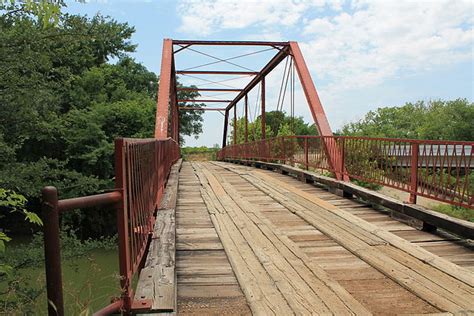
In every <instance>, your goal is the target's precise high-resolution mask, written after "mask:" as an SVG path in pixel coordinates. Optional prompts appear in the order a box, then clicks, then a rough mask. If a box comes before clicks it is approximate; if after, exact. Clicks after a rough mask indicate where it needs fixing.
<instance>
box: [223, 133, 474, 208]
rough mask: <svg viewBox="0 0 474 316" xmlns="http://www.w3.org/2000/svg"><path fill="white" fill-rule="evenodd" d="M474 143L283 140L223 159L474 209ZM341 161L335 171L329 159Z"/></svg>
mask: <svg viewBox="0 0 474 316" xmlns="http://www.w3.org/2000/svg"><path fill="white" fill-rule="evenodd" d="M473 146H474V142H457V141H430V140H412V139H391V138H369V137H349V136H332V137H322V136H279V137H274V138H269V139H266V140H259V141H255V142H252V143H246V144H238V145H231V146H227V147H224V148H223V149H222V150H221V151H219V153H218V155H217V157H218V159H224V158H234V159H254V160H262V161H278V162H280V163H286V164H290V165H296V166H300V167H303V168H306V169H308V168H313V169H321V170H326V171H329V172H331V173H333V174H334V175H335V177H337V178H338V179H346V180H347V179H349V178H351V179H356V180H360V181H364V182H368V183H372V184H379V185H383V186H389V187H393V188H396V189H398V190H402V191H406V192H409V193H410V202H411V203H416V197H417V196H423V197H427V198H430V199H435V200H438V201H441V202H445V203H449V204H453V205H458V206H463V207H468V208H474V173H473V169H474V158H473V155H474V152H473ZM330 154H333V155H332V156H333V157H340V158H338V159H337V160H336V161H335V163H334V164H335V165H334V166H333V165H332V163H331V161H330V159H329V158H328V156H330Z"/></svg>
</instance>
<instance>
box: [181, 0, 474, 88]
mask: <svg viewBox="0 0 474 316" xmlns="http://www.w3.org/2000/svg"><path fill="white" fill-rule="evenodd" d="M342 3H343V2H342V1H326V0H318V1H296V0H294V1H288V0H273V1H271V0H266V1H251V0H240V1H239V0H214V1H204V0H203V1H201V0H182V1H181V2H180V3H179V5H178V14H179V15H180V16H181V26H180V27H179V30H180V31H182V32H186V33H188V34H191V35H198V36H206V35H210V34H212V33H214V32H217V31H222V30H236V29H245V28H248V27H251V26H258V27H261V32H260V33H259V34H260V35H261V37H262V39H263V40H265V39H272V40H279V39H281V38H284V37H285V33H287V32H288V29H287V28H288V27H290V28H291V30H293V31H294V30H301V31H302V35H301V38H299V42H300V45H301V47H302V50H303V53H304V55H305V58H306V59H307V63H308V64H309V65H310V68H311V69H312V70H313V71H315V72H317V75H318V77H319V78H321V79H324V80H327V82H328V83H329V88H331V90H332V89H336V90H341V89H342V90H344V89H354V88H361V87H365V86H371V85H376V84H379V83H381V82H383V81H384V80H387V79H389V78H396V77H397V76H398V75H399V74H400V72H402V71H403V72H404V73H405V74H409V73H412V72H416V71H420V70H425V69H430V68H432V67H434V66H436V65H441V64H450V63H456V62H459V61H463V60H469V59H472V58H473V45H474V40H473V36H474V33H473V30H472V25H473V19H474V16H473V14H472V13H473V10H474V9H473V3H472V2H470V1H466V2H463V1H431V2H430V1H403V0H397V1H390V0H386V1H367V0H354V1H353V2H351V3H350V4H348V5H347V6H345V7H346V8H350V10H348V11H347V12H344V11H341V10H342V8H343V5H342ZM323 8H324V9H325V10H321V9H323ZM315 9H317V10H316V11H315ZM315 12H316V13H319V15H320V16H318V17H315V18H308V15H310V14H314V13H315ZM244 37H245V38H252V39H256V38H257V37H256V35H255V34H245V31H244ZM276 38H277V39H276Z"/></svg>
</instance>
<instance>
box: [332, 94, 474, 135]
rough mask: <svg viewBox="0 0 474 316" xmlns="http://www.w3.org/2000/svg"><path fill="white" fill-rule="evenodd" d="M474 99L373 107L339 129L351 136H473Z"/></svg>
mask: <svg viewBox="0 0 474 316" xmlns="http://www.w3.org/2000/svg"><path fill="white" fill-rule="evenodd" d="M473 124H474V103H472V102H469V101H468V100H467V99H456V100H453V101H442V100H436V101H428V102H425V101H418V102H416V103H406V104H405V105H403V106H400V107H384V108H378V109H377V110H375V111H370V112H369V113H367V114H366V115H365V117H364V118H362V119H361V120H359V121H357V122H353V123H349V124H346V125H345V126H344V127H343V128H342V129H341V131H339V133H341V134H343V135H351V136H370V137H392V138H393V137H395V138H414V139H435V140H436V139H439V140H464V141H472V140H474V128H473Z"/></svg>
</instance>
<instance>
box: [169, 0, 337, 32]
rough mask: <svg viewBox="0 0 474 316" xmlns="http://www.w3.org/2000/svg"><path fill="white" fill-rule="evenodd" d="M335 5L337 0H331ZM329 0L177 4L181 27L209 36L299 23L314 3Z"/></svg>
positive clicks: (203, 0) (231, 0) (228, 0)
mask: <svg viewBox="0 0 474 316" xmlns="http://www.w3.org/2000/svg"><path fill="white" fill-rule="evenodd" d="M329 2H330V3H331V4H333V5H334V6H335V7H337V6H338V5H339V3H338V2H337V1H329ZM325 3H326V0H318V1H314V0H313V1H298V0H293V1H290V0H260V1H258V0H214V1H208V0H182V1H180V3H179V5H178V7H177V13H178V15H180V16H181V26H180V27H179V31H181V32H184V33H189V34H192V35H197V36H206V35H209V34H211V33H214V32H216V31H220V30H222V29H242V28H246V27H249V26H254V25H257V26H262V27H264V28H272V27H274V26H275V25H278V26H279V27H282V26H283V27H288V26H293V25H295V24H297V23H298V22H299V21H300V18H301V17H302V15H303V14H304V13H305V11H306V10H308V9H309V8H311V7H324V6H325Z"/></svg>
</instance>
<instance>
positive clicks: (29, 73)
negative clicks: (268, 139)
mask: <svg viewBox="0 0 474 316" xmlns="http://www.w3.org/2000/svg"><path fill="white" fill-rule="evenodd" d="M30 2H32V3H36V4H38V5H39V4H40V3H43V2H45V3H46V4H45V6H39V7H32V6H29V5H30V4H29V3H30ZM50 4H51V5H55V6H56V7H58V8H60V7H61V6H62V5H63V4H64V3H63V2H61V1H60V2H57V1H56V2H54V1H24V2H22V1H7V2H5V1H3V2H0V5H1V6H0V9H3V11H2V12H1V13H0V14H1V15H0V188H3V189H8V190H14V191H15V192H18V193H19V194H23V195H24V196H25V197H26V198H27V200H28V201H29V206H28V207H29V208H31V209H35V210H37V209H38V207H39V205H38V202H39V201H38V195H39V191H40V189H41V187H43V186H45V185H55V186H57V187H58V189H59V191H60V194H61V197H63V198H64V197H72V196H79V195H86V194H92V193H96V192H98V191H100V190H103V189H106V188H110V187H112V182H113V177H114V173H113V153H114V148H113V143H114V139H115V138H117V137H138V138H143V137H153V132H154V124H155V111H156V97H157V90H158V82H159V80H158V76H157V75H156V74H155V73H153V72H151V71H149V70H148V69H147V68H146V67H145V66H143V65H141V64H140V63H138V62H136V61H135V60H134V59H133V58H131V57H130V56H129V53H131V52H133V51H134V50H135V48H136V45H134V44H133V43H132V42H131V37H132V35H133V33H134V31H135V29H134V28H133V27H132V26H130V25H128V24H127V23H120V22H117V21H115V20H113V19H111V18H108V17H103V16H101V15H96V16H94V17H91V18H89V17H85V16H78V15H70V14H62V13H61V12H60V11H58V13H57V21H56V22H55V21H53V20H54V19H55V18H53V17H52V16H51V14H53V15H54V14H56V13H54V12H52V13H51V12H49V13H48V12H46V11H47V10H49V9H48V5H50ZM45 10H46V11H45ZM41 14H46V15H49V16H50V17H49V18H48V19H49V20H48V21H46V22H48V23H49V24H48V25H45V23H46V22H45V20H44V19H43V18H40V15H41ZM51 19H53V20H51ZM50 20H51V21H50ZM180 94H181V95H180V96H179V98H180V99H193V98H196V97H197V96H199V94H198V93H196V92H192V91H191V92H187V91H180ZM193 105H194V104H191V106H193ZM196 106H202V105H196ZM180 114H181V117H180V118H181V120H180V132H181V134H182V135H193V134H198V133H200V132H201V131H202V118H201V114H202V113H201V112H197V111H189V112H184V113H180ZM91 214H92V215H91ZM91 214H88V215H90V216H92V217H94V216H95V219H96V222H98V223H99V222H105V221H103V220H101V219H99V218H97V216H99V215H97V214H96V213H93V212H92V213H91ZM68 216H69V215H68ZM85 218H86V216H85V215H84V216H82V217H81V216H79V217H77V218H76V219H75V221H76V224H77V225H82V224H83V223H82V222H81V221H82V220H85ZM67 220H68V218H66V222H67ZM88 220H89V221H91V219H90V218H89V219H88ZM111 220H113V218H111ZM92 221H93V220H92ZM96 231H97V232H100V231H101V227H98V228H97V229H96Z"/></svg>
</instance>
